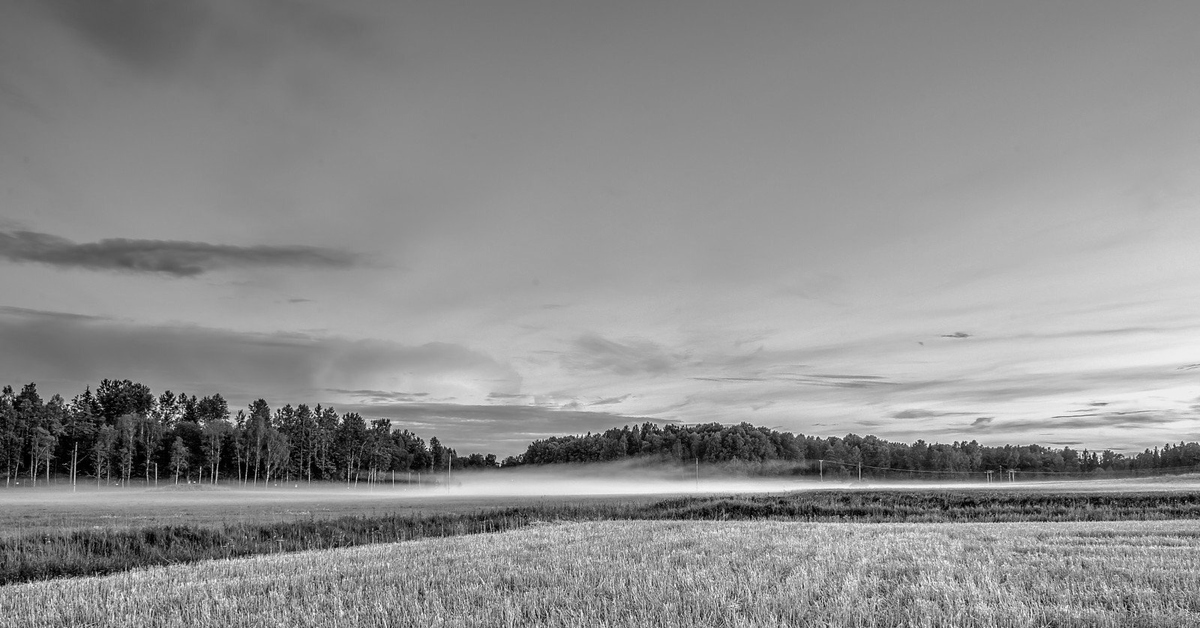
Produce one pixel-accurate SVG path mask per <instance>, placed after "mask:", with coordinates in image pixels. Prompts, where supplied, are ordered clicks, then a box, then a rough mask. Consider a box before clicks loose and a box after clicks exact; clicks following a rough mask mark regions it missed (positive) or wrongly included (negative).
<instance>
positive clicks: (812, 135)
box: [0, 0, 1200, 454]
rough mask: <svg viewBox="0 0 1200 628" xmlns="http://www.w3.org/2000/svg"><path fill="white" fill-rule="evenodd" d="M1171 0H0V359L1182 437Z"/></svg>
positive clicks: (1185, 61) (511, 435) (821, 431)
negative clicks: (425, 0)
mask: <svg viewBox="0 0 1200 628" xmlns="http://www.w3.org/2000/svg"><path fill="white" fill-rule="evenodd" d="M1198 25H1200V3H1197V2H1194V1H1192V0H1184V1H1180V2H1156V1H1147V2H1136V3H1135V2H1128V1H1127V0H1115V1H1105V0H1071V1H1046V0H1036V1H1020V0H1007V1H1004V2H988V1H979V2H970V1H965V0H945V1H911V2H894V1H890V0H888V1H882V0H881V1H877V2H856V1H848V0H838V1H832V0H830V1H824V2H802V1H796V0H789V1H784V2H755V1H750V2H721V3H714V2H701V1H696V0H686V1H683V0H680V1H657V0H650V1H646V0H636V1H624V0H606V1H604V2H573V1H563V0H545V1H526V0H501V1H491V0H489V1H482V0H480V1H467V2H458V1H454V2H451V1H440V0H439V1H430V2H393V1H382V0H380V1H377V2H346V1H343V0H338V1H337V2H334V1H333V0H329V1H325V2H311V3H304V2H298V1H283V0H279V1H274V2H244V1H240V0H239V1H234V0H229V1H225V2H187V3H184V2H155V1H151V0H126V1H112V2H104V1H96V0H74V1H63V0H51V1H44V0H10V1H5V2H0V286H2V288H3V289H2V291H0V383H8V384H12V385H14V386H16V385H20V384H22V383H26V382H29V381H36V382H37V383H38V384H39V388H40V389H41V390H42V391H43V392H44V393H46V394H49V393H53V392H58V393H61V394H62V395H63V396H64V397H67V398H70V397H71V396H73V395H74V394H76V393H78V392H81V391H82V390H83V387H84V386H86V385H89V384H90V385H93V386H94V385H95V384H96V383H97V382H98V381H99V380H100V379H101V378H106V377H107V378H119V379H124V378H130V379H134V380H137V381H141V382H143V383H146V384H147V385H149V386H151V388H152V389H153V390H154V391H155V392H156V393H158V392H161V391H162V390H164V389H166V388H171V389H173V390H175V391H177V392H178V391H185V392H189V393H196V394H199V395H201V396H203V395H206V394H211V393H214V392H220V393H222V394H223V395H224V396H225V397H226V398H227V399H229V400H230V401H231V402H232V404H233V405H236V406H237V407H244V404H246V403H248V402H249V401H251V400H252V399H254V398H257V397H260V396H261V397H264V398H266V399H267V400H268V401H269V402H271V403H272V405H273V406H278V405H280V404H282V403H284V402H290V403H293V404H295V403H309V404H315V403H318V402H320V403H325V404H330V403H332V404H334V406H335V407H336V408H338V409H339V410H341V411H346V410H357V411H359V412H361V413H363V414H364V415H365V416H367V417H391V418H394V419H395V421H396V423H397V425H402V426H405V427H408V428H410V429H414V430H415V431H417V432H418V433H420V434H421V435H423V436H425V437H426V438H428V437H429V436H434V435H436V436H438V437H439V438H440V439H442V440H443V441H444V442H446V443H447V444H449V445H450V446H453V447H456V448H458V449H459V451H460V453H461V452H465V451H478V450H486V451H493V452H496V453H499V454H510V453H517V452H519V451H522V450H523V449H524V445H525V444H526V443H527V442H528V441H530V440H532V439H535V438H542V437H546V436H550V435H557V434H565V433H582V432H586V431H589V430H590V431H597V430H603V429H607V428H609V427H613V426H619V425H623V424H626V423H632V422H641V421H644V420H655V421H681V422H687V423H693V422H708V421H719V422H725V423H736V422H739V421H750V422H752V423H755V424H758V425H764V426H768V427H776V428H778V429H785V430H790V431H793V432H798V433H804V434H817V435H839V436H840V435H844V434H846V433H848V432H854V433H858V434H867V433H872V434H877V435H879V436H881V437H884V438H889V439H896V440H904V441H908V442H911V441H912V440H915V439H917V438H925V439H926V440H938V441H944V442H948V441H953V440H971V439H977V440H979V441H980V442H982V443H987V444H1001V443H1005V442H1014V443H1025V442H1038V443H1042V444H1055V445H1059V446H1061V445H1063V444H1071V445H1072V446H1075V447H1080V448H1082V447H1091V448H1115V449H1120V450H1126V451H1128V450H1140V449H1142V448H1144V447H1147V446H1154V445H1156V444H1162V443H1164V442H1169V441H1179V440H1196V439H1200V419H1198V417H1200V246H1198V244H1200V167H1198V164H1200V38H1198V37H1196V32H1197V26H1198Z"/></svg>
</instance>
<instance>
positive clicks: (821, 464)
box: [817, 460, 825, 482]
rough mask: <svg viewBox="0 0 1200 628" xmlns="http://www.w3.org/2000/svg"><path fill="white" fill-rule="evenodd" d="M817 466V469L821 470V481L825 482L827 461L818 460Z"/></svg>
mask: <svg viewBox="0 0 1200 628" xmlns="http://www.w3.org/2000/svg"><path fill="white" fill-rule="evenodd" d="M817 465H818V466H817V469H818V470H820V472H821V481H822V482H824V481H825V461H824V460H818V461H817Z"/></svg>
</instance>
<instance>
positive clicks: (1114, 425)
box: [972, 410, 1183, 434]
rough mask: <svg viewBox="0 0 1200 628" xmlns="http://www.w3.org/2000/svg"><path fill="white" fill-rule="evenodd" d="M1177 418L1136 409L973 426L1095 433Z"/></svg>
mask: <svg viewBox="0 0 1200 628" xmlns="http://www.w3.org/2000/svg"><path fill="white" fill-rule="evenodd" d="M1181 418H1183V417H1181V416H1180V415H1178V414H1177V413H1174V412H1169V411H1150V410H1139V411H1132V412H1110V413H1106V414H1094V415H1068V416H1057V417H1053V418H1051V419H1045V420H1038V419H1021V420H1012V421H1004V422H1001V423H993V422H991V421H988V422H986V423H981V424H979V425H978V426H975V425H974V424H972V426H973V427H979V428H985V429H987V431H988V432H990V433H993V434H1026V433H1029V432H1030V431H1033V430H1096V429H1100V428H1108V429H1118V430H1139V429H1144V428H1146V427H1155V426H1161V425H1166V424H1169V423H1174V422H1176V421H1179V420H1180V419H1181Z"/></svg>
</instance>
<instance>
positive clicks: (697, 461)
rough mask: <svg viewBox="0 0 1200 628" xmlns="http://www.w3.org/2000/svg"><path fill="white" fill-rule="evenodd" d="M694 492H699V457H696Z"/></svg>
mask: <svg viewBox="0 0 1200 628" xmlns="http://www.w3.org/2000/svg"><path fill="white" fill-rule="evenodd" d="M696 490H697V491H698V490H700V456H696Z"/></svg>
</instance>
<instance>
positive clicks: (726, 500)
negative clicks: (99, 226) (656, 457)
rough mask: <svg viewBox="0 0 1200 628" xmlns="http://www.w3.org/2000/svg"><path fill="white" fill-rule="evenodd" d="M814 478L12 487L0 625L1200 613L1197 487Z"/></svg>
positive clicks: (1005, 619) (1073, 618)
mask: <svg viewBox="0 0 1200 628" xmlns="http://www.w3.org/2000/svg"><path fill="white" fill-rule="evenodd" d="M773 488H777V487H773ZM809 488H815V489H817V490H791V491H788V492H780V491H771V492H761V493H742V494H738V495H729V494H719V493H718V494H683V493H684V491H677V492H676V493H674V494H638V495H625V494H618V495H599V494H596V495H588V496H568V495H557V494H546V495H534V494H524V495H516V496H514V495H502V494H493V495H478V494H475V495H472V494H457V495H456V494H453V493H451V494H445V493H436V492H412V491H407V492H406V491H386V490H376V491H372V492H365V491H357V492H356V491H346V490H345V489H336V490H335V489H332V488H330V489H326V490H318V491H303V490H293V491H284V490H267V491H263V490H261V489H260V490H258V491H253V490H251V491H243V490H219V489H218V490H212V489H206V490H181V491H154V490H146V489H141V490H137V489H119V490H99V491H94V492H86V493H70V492H65V491H59V492H54V493H42V494H37V493H33V492H31V491H30V492H22V491H11V492H3V493H0V526H2V529H3V530H4V532H3V533H2V534H0V583H8V584H4V585H3V586H0V626H9V625H11V626H60V625H66V626H71V625H91V626H96V625H122V626H139V625H141V626H162V625H181V626H182V625H199V626H209V625H211V626H226V625H255V626H257V625H313V626H315V625H344V626H408V625H446V626H460V625H461V626H494V625H548V626H557V625H563V626H566V625H584V624H586V625H608V626H685V625H686V626H692V625H702V626H797V625H805V626H822V625H830V626H1071V625H1078V626H1096V625H1099V626H1106V625H1107V626H1138V625H1143V626H1192V625H1200V601H1198V600H1200V590H1198V589H1200V580H1197V579H1196V578H1195V576H1194V574H1196V573H1200V486H1198V485H1197V483H1196V481H1195V478H1177V479H1173V480H1171V481H1164V482H1159V483H1155V484H1150V485H1121V484H1114V483H1086V484H1075V485H1065V484H1060V485H1050V484H1040V485H1029V486H1019V485H1018V486H1008V485H1001V486H992V487H965V486H956V487H929V486H924V487H890V488H881V487H877V486H876V487H865V486H858V487H844V486H843V487H839V488H830V487H828V486H826V487H809ZM314 548H317V549H314ZM211 559H217V560H211ZM88 574H98V575H91V576H88ZM62 575H74V576H87V577H74V578H66V579H48V578H53V577H55V576H62Z"/></svg>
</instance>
